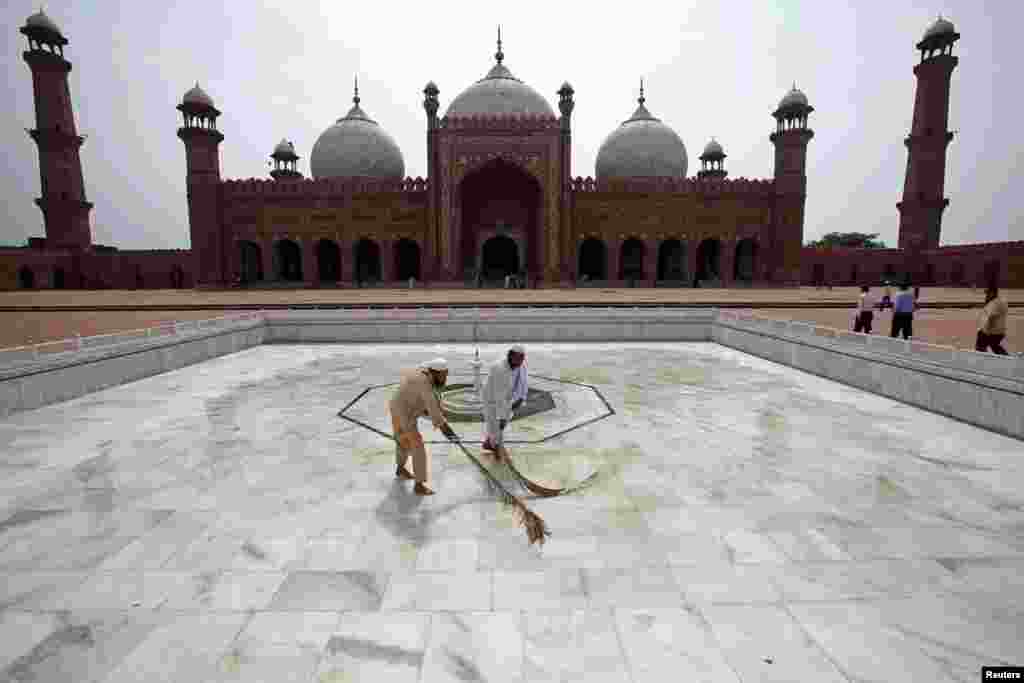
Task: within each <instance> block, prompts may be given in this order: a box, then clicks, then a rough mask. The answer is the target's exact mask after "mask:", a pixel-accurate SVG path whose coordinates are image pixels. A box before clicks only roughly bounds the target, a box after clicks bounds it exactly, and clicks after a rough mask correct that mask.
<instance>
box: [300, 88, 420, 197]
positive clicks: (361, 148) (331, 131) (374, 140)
mask: <svg viewBox="0 0 1024 683" xmlns="http://www.w3.org/2000/svg"><path fill="white" fill-rule="evenodd" d="M352 102H353V106H352V108H351V109H349V111H348V113H347V114H345V116H344V117H343V118H340V119H338V121H337V122H336V123H335V124H334V125H333V126H331V127H330V128H328V129H327V130H325V131H324V132H323V133H321V135H320V137H319V138H317V141H316V144H314V145H313V151H312V153H311V154H310V155H309V171H310V173H312V174H313V177H314V178H316V179H320V178H351V177H357V176H358V177H364V178H380V179H398V180H401V179H402V178H403V177H404V176H405V160H404V159H403V158H402V150H401V149H399V147H398V143H396V142H395V139H394V138H393V137H391V136H390V135H389V134H388V132H387V131H386V130H384V129H383V128H381V127H380V126H379V125H378V124H377V122H376V121H374V120H373V119H371V118H370V117H369V116H367V115H366V112H364V111H363V110H362V108H360V106H359V91H358V89H357V90H356V96H355V97H353V98H352Z"/></svg>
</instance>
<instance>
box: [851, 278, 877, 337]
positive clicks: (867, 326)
mask: <svg viewBox="0 0 1024 683" xmlns="http://www.w3.org/2000/svg"><path fill="white" fill-rule="evenodd" d="M870 290H871V288H870V287H868V286H867V285H864V286H863V287H861V288H860V299H859V300H858V301H857V320H856V321H855V322H854V323H853V331H854V332H863V333H864V334H871V321H872V320H873V319H874V317H875V313H874V311H873V310H872V309H873V308H874V307H875V298H874V297H873V296H871V291H870Z"/></svg>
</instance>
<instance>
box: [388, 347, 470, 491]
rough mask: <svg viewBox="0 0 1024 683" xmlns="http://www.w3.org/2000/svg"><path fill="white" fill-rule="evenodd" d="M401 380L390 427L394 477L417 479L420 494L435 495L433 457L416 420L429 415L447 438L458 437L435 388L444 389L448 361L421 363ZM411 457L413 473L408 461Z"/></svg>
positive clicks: (392, 403) (403, 373) (393, 400)
mask: <svg viewBox="0 0 1024 683" xmlns="http://www.w3.org/2000/svg"><path fill="white" fill-rule="evenodd" d="M401 378H402V379H401V382H400V383H399V385H398V389H396V390H395V394H394V396H392V397H391V402H390V404H389V406H388V407H389V409H390V411H391V427H392V430H393V433H394V436H395V464H396V468H395V476H396V477H399V478H402V479H415V480H416V486H414V487H413V491H415V492H416V493H417V494H418V495H421V496H429V495H433V493H434V492H433V490H431V488H430V487H429V486H428V484H429V483H430V457H429V455H428V454H427V449H426V446H424V444H423V435H421V434H420V431H419V426H418V425H417V423H416V421H417V420H418V419H419V418H420V417H429V418H430V421H431V422H432V423H433V424H434V427H435V428H437V429H440V430H441V433H442V434H444V435H445V436H446V437H447V438H448V439H451V440H454V439H455V432H454V431H452V428H451V427H450V426H449V425H448V421H447V420H445V419H444V414H443V413H442V412H441V404H440V403H439V402H438V399H437V394H436V393H435V390H436V389H440V388H442V387H443V386H444V385H445V383H446V382H447V381H448V364H447V363H446V362H445V360H444V359H443V358H435V359H434V360H432V361H430V362H428V363H424V364H422V365H420V366H419V367H418V368H414V369H412V370H404V371H403V372H402V373H401ZM410 456H411V457H412V470H413V471H412V472H409V470H408V469H406V467H405V464H406V463H407V462H408V460H409V458H410Z"/></svg>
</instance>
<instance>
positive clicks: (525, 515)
mask: <svg viewBox="0 0 1024 683" xmlns="http://www.w3.org/2000/svg"><path fill="white" fill-rule="evenodd" d="M452 443H454V444H456V445H457V446H458V447H459V448H461V449H462V452H463V453H465V454H466V457H467V458H469V459H470V460H471V461H472V462H473V464H474V465H476V467H477V469H478V470H480V473H481V474H483V475H484V480H485V481H486V482H487V488H488V489H489V490H490V491H491V493H493V494H495V495H496V496H498V498H499V499H500V500H501V502H503V503H504V504H505V505H510V506H512V510H513V512H514V514H515V516H516V520H517V521H518V522H519V523H520V524H522V525H523V527H524V528H525V529H526V537H527V538H528V539H529V541H530V545H533V544H534V543H540V544H541V545H542V546H543V545H544V541H545V540H547V537H548V536H550V535H551V531H550V530H549V529H548V525H547V524H546V523H545V522H544V520H543V519H541V517H540V515H538V514H537V513H536V512H533V511H532V510H530V509H529V508H528V507H526V505H525V504H524V503H523V501H521V500H519V499H518V498H516V497H515V496H514V495H512V494H511V493H510V492H509V490H508V489H506V488H505V485H504V484H502V483H501V482H500V481H498V479H497V478H496V477H495V476H494V475H493V474H491V472H490V470H488V469H487V468H486V467H484V466H483V465H482V464H481V463H480V461H479V460H478V459H477V458H476V456H474V455H473V454H472V453H470V452H469V449H468V448H466V447H465V446H464V445H463V444H462V441H460V440H459V438H458V437H457V436H456V437H455V438H454V439H452Z"/></svg>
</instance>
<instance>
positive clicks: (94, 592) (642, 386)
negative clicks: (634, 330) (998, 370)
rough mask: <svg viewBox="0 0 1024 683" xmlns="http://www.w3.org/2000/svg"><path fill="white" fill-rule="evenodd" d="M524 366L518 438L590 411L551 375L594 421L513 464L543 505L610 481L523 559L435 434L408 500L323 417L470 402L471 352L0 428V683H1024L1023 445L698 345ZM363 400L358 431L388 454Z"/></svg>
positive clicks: (603, 348) (301, 360) (230, 363)
mask: <svg viewBox="0 0 1024 683" xmlns="http://www.w3.org/2000/svg"><path fill="white" fill-rule="evenodd" d="M527 350H528V354H529V355H528V363H529V366H530V370H531V373H533V374H535V375H537V376H538V379H537V383H538V384H540V383H542V382H547V383H548V384H547V385H546V386H545V387H544V388H545V389H548V390H551V391H552V394H553V396H554V398H555V404H556V408H555V410H553V411H549V412H547V413H542V414H539V415H536V416H532V417H530V418H526V419H524V420H522V421H516V422H514V423H513V425H512V427H511V428H510V432H509V435H508V436H509V438H510V439H516V440H520V441H523V442H530V441H538V440H540V439H542V438H543V437H545V436H546V435H547V434H550V433H553V432H554V431H559V430H560V429H562V428H564V426H565V425H567V424H570V423H573V422H574V421H577V418H579V417H581V416H582V418H583V419H589V418H591V417H594V416H596V415H598V414H600V413H601V407H600V405H598V402H595V401H594V400H593V395H592V394H587V393H586V392H583V391H581V390H580V389H579V387H578V385H576V384H565V385H563V384H560V383H558V382H556V381H554V379H552V380H541V379H540V378H539V376H542V375H543V376H546V377H550V378H561V379H565V380H570V381H573V382H578V383H583V384H589V385H593V386H594V387H596V388H597V389H598V390H599V392H600V394H601V395H603V397H604V398H605V399H606V400H607V401H608V403H609V404H610V405H611V406H612V407H613V408H614V410H615V414H614V415H612V416H611V417H608V418H606V419H602V420H599V421H596V422H593V423H591V424H589V425H587V426H585V427H583V428H580V429H577V430H575V431H572V432H569V433H567V434H565V435H563V436H560V437H557V438H555V439H551V440H548V441H544V442H541V443H520V444H515V445H514V448H513V451H512V452H513V454H514V455H515V456H516V458H517V462H518V464H519V465H520V467H521V468H522V469H523V470H524V471H526V472H527V473H528V474H530V475H531V476H533V477H534V478H535V479H538V480H542V481H549V482H561V481H567V480H569V479H571V478H573V477H579V476H583V475H585V474H586V473H588V472H590V471H592V470H594V469H597V470H598V471H600V473H601V474H600V478H599V480H598V483H597V484H596V485H595V486H594V487H593V488H592V489H590V490H588V491H586V492H585V493H582V494H579V495H576V496H572V497H567V498H560V499H552V500H528V501H527V502H528V504H529V505H530V506H531V507H532V508H533V509H534V510H536V511H537V512H539V513H540V514H542V515H543V516H544V518H545V519H546V520H547V522H548V524H549V526H550V527H551V529H552V531H553V534H554V535H553V537H552V538H551V539H550V540H549V542H548V544H547V545H546V546H545V547H544V549H543V550H542V551H538V550H537V549H536V548H533V549H531V548H529V547H528V546H527V544H526V537H525V534H524V533H523V532H522V530H521V529H519V528H518V527H516V526H515V524H514V522H513V520H512V518H511V516H510V515H509V513H508V512H507V511H506V510H504V509H502V508H501V507H499V506H498V505H497V504H496V503H495V502H494V501H493V500H492V499H491V498H490V497H489V496H488V494H487V493H486V492H485V489H484V487H483V486H482V485H481V483H480V481H479V478H478V475H477V474H476V473H475V472H474V470H473V469H472V467H471V465H470V464H469V463H468V461H467V460H466V459H465V457H464V456H463V455H462V454H461V453H460V452H459V451H457V450H456V449H455V448H454V447H452V446H450V445H447V444H443V443H441V442H440V435H438V434H437V433H436V432H434V431H433V430H432V429H430V428H429V427H427V426H426V425H424V431H425V435H426V436H427V438H428V439H431V438H432V439H436V440H438V443H435V444H431V445H430V446H429V447H430V448H431V451H432V453H433V463H434V472H435V477H434V481H435V486H436V488H437V490H438V495H436V496H434V497H432V498H428V499H422V498H418V497H416V496H413V495H412V492H411V484H409V483H408V482H396V481H395V480H394V478H393V473H394V465H393V444H392V443H391V442H390V441H388V440H386V439H384V438H382V437H381V436H379V435H378V434H376V433H375V432H373V431H371V430H370V429H366V428H364V427H362V426H360V425H359V424H356V423H353V422H351V421H348V420H344V419H342V418H340V417H338V416H337V413H338V411H339V410H340V409H341V408H342V407H344V406H345V405H346V404H348V403H349V402H350V401H351V400H352V399H354V398H356V397H357V396H358V395H359V394H360V393H361V392H362V391H363V390H364V389H365V388H367V387H369V386H373V385H381V384H387V383H389V382H393V381H395V377H396V374H397V370H398V369H399V368H400V367H402V366H404V365H409V364H415V363H417V362H419V361H421V360H426V359H428V358H431V357H433V356H437V355H445V356H447V357H448V359H449V360H450V361H451V362H452V363H453V365H454V366H455V372H454V374H453V377H452V381H459V380H461V381H465V380H466V375H467V374H468V370H469V360H470V358H471V356H472V347H471V346H468V345H450V346H433V345H431V346H421V347H412V346H398V345H375V346H353V345H319V346H262V347H257V348H253V349H250V350H248V351H244V352H242V353H238V354H236V355H233V356H226V357H222V358H219V359H216V360H211V361H208V362H205V363H202V364H200V365H196V366H191V367H188V368H185V369H183V370H179V371H175V372H171V373H167V374H165V375H161V376H158V377H153V378H150V379H146V380H142V381H139V382H135V383H132V384H128V385H125V386H121V387H117V388H113V389H109V390H105V391H102V392H98V393H95V394H91V395H88V396H85V397H82V398H79V399H76V400H73V401H69V402H66V403H63V404H57V405H54V406H50V407H46V408H42V409H39V410H34V411H29V412H25V413H19V414H15V415H13V416H12V417H9V418H6V419H4V420H3V421H0V681H40V682H46V683H63V682H68V683H71V682H74V683H91V682H96V683H101V682H102V683H123V682H128V681H132V682H134V681H146V682H147V683H150V682H154V683H155V682H158V681H181V682H183V683H184V682H188V683H202V682H205V681H210V682H213V681H218V682H219V681H238V682H242V681H245V682H247V683H248V682H257V681H267V682H274V683H279V682H281V683H283V682H286V681H287V682H290V681H296V682H303V683H306V682H309V683H313V682H317V683H342V682H344V683H354V682H357V681H371V682H373V683H378V682H380V683H383V682H385V681H397V682H405V681H408V682H409V683H416V682H420V683H434V682H438V681H486V682H488V683H491V682H494V683H498V682H501V681H518V682H523V683H525V682H532V681H587V682H588V683H592V682H605V681H607V682H612V681H615V682H618V681H623V682H629V683H646V682H648V681H650V682H661V681H686V682H698V681H722V682H726V681H728V682H737V681H742V682H743V683H751V682H754V681H779V682H783V681H784V682H787V683H791V682H803V681H815V682H818V681H822V682H824V681H850V682H854V681H856V682H861V681H886V682H888V681H896V680H900V681H928V682H929V683H930V682H932V681H964V682H967V681H970V682H972V683H973V682H974V681H977V680H980V670H981V667H982V666H983V665H998V664H1018V665H1019V664H1021V663H1024V654H1022V653H1024V645H1022V643H1024V444H1022V443H1021V442H1020V441H1015V440H1013V439H1010V438H1006V437H1002V436H997V435H995V434H992V433H989V432H985V431H983V430H981V429H978V428H975V427H971V426H967V425H964V424H961V423H958V422H954V421H952V420H949V419H946V418H943V417H939V416H936V415H933V414H929V413H926V412H923V411H921V410H918V409H915V408H911V407H908V406H906V405H903V404H899V403H896V402H894V401H891V400H889V399H885V398H881V397H878V396H874V395H871V394H868V393H865V392H863V391H859V390H856V389H851V388H847V387H844V386H842V385H839V384H836V383H833V382H830V381H827V380H823V379H819V378H816V377H813V376H810V375H806V374H803V373H800V372H798V371H795V370H791V369H788V368H786V367H783V366H780V365H775V364H773V363H769V362H767V361H762V360H759V359H757V358H753V357H751V356H747V355H745V354H742V353H739V352H736V351H732V350H730V349H727V348H723V347H720V346H717V345H715V344H710V343H695V344H609V345H579V346H572V345H565V344H559V345H554V344H548V345H540V344H537V345H529V346H528V348H527ZM500 351H501V349H500V347H496V346H485V347H482V348H481V353H482V355H483V356H484V358H485V359H488V360H489V359H491V358H493V357H496V355H497V354H498V353H499V352H500ZM460 367H461V372H460ZM459 375H462V376H461V377H460V376H459ZM559 387H562V388H559ZM381 391H383V392H384V393H378V394H377V395H376V397H375V396H374V394H372V393H370V394H367V395H366V397H364V398H365V400H363V401H361V402H359V403H356V404H355V405H354V406H353V407H352V411H354V412H353V413H352V414H353V415H356V416H357V418H358V419H359V420H361V421H364V422H366V423H367V424H370V425H371V426H375V427H379V428H383V429H385V430H386V426H387V416H386V415H384V414H381V411H380V407H381V406H382V405H383V400H382V398H381V397H382V396H383V397H385V398H386V390H378V392H381ZM578 421H582V420H578ZM456 429H457V430H458V431H459V432H460V433H462V434H463V435H464V436H465V438H466V439H478V437H479V428H478V427H476V428H467V426H466V425H464V424H456Z"/></svg>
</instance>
